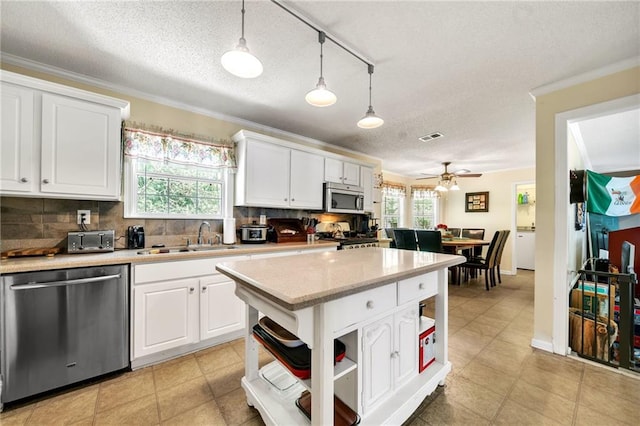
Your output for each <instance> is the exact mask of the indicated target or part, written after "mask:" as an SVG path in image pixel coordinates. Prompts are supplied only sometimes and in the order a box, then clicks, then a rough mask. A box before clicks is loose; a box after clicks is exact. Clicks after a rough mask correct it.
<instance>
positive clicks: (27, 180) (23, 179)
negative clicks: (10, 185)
mask: <svg viewBox="0 0 640 426" xmlns="http://www.w3.org/2000/svg"><path fill="white" fill-rule="evenodd" d="M20 182H22V183H27V182H29V179H27V178H25V177H23V178H22V179H20Z"/></svg>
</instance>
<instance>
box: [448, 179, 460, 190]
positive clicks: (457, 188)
mask: <svg viewBox="0 0 640 426" xmlns="http://www.w3.org/2000/svg"><path fill="white" fill-rule="evenodd" d="M449 189H450V190H452V191H460V187H459V186H458V182H456V181H455V180H454V181H453V185H451V188H449Z"/></svg>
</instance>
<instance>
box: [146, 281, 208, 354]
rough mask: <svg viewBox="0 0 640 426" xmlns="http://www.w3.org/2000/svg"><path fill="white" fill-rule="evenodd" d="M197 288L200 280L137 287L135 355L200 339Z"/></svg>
mask: <svg viewBox="0 0 640 426" xmlns="http://www.w3.org/2000/svg"><path fill="white" fill-rule="evenodd" d="M197 288H198V280H197V279H186V280H176V281H173V280H172V281H166V282H161V283H156V284H145V285H141V286H136V287H134V289H133V300H134V307H133V309H134V323H133V328H134V342H133V348H134V351H133V356H134V358H139V357H142V356H146V355H151V354H153V353H156V352H160V351H164V350H168V349H172V348H176V347H179V346H183V345H186V344H189V343H193V342H195V341H197V339H198V337H197V336H198V328H197V325H198V322H197V321H198V293H197V292H196V290H197Z"/></svg>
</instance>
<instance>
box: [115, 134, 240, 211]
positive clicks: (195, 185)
mask: <svg viewBox="0 0 640 426" xmlns="http://www.w3.org/2000/svg"><path fill="white" fill-rule="evenodd" d="M124 145H125V147H124V152H125V161H124V166H125V167H124V168H125V174H124V176H125V178H124V181H125V188H124V194H125V217H127V218H163V219H172V218H180V219H185V218H194V219H196V218H197V219H205V218H206V219H221V218H223V217H224V216H225V212H226V208H227V207H228V206H231V205H232V203H233V199H232V196H233V195H232V194H233V191H232V189H233V188H232V182H233V179H232V175H231V170H232V169H233V168H234V167H235V152H234V149H233V146H232V145H226V144H221V143H217V144H216V143H212V142H211V141H207V142H203V141H199V140H194V139H190V138H187V137H183V136H176V135H175V134H168V133H167V132H161V131H156V130H143V129H138V128H133V127H126V126H125V131H124Z"/></svg>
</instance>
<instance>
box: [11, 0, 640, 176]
mask: <svg viewBox="0 0 640 426" xmlns="http://www.w3.org/2000/svg"><path fill="white" fill-rule="evenodd" d="M282 3H284V4H285V5H287V7H290V8H292V9H294V10H296V11H297V12H298V13H300V14H302V15H303V16H305V17H307V18H308V19H310V20H311V21H312V22H314V23H315V24H317V25H318V26H319V27H320V28H322V29H323V30H325V31H326V32H327V33H328V34H329V35H331V36H334V37H336V38H337V39H339V40H340V41H342V42H343V43H345V44H347V45H349V46H350V47H352V48H353V49H354V50H356V51H357V52H358V53H359V54H361V55H363V56H364V57H365V58H367V60H370V61H372V62H373V63H374V64H375V73H374V75H373V107H374V109H375V111H376V113H377V114H378V115H380V116H382V117H383V118H384V120H385V125H384V126H382V127H380V128H378V129H373V130H363V129H359V128H358V127H357V126H356V122H357V120H358V119H360V118H361V117H362V116H363V115H364V113H365V111H366V109H367V106H368V93H367V88H368V75H367V69H366V66H365V65H364V64H363V63H362V62H360V61H359V60H357V59H356V58H354V57H353V56H351V55H349V54H348V53H346V52H345V51H343V50H341V49H340V48H338V47H336V46H335V45H334V44H332V43H331V42H327V43H325V45H324V77H325V79H326V82H327V85H328V87H329V88H330V89H331V90H333V91H334V92H335V93H336V94H337V96H338V102H337V103H336V104H335V105H334V106H332V107H329V108H315V107H311V106H309V105H307V104H306V103H305V101H304V95H305V93H306V92H307V91H309V90H310V89H312V88H313V87H314V85H315V83H316V82H317V79H318V76H319V44H318V42H317V33H316V32H314V31H313V30H312V29H310V28H309V27H307V26H306V25H304V24H303V23H301V22H300V21H298V20H296V19H295V18H294V17H292V16H291V15H289V14H287V13H286V12H285V11H283V10H282V9H281V8H279V7H277V6H276V5H274V4H273V3H271V2H269V1H247V2H246V31H245V38H246V40H247V44H248V47H249V49H251V51H252V52H253V53H254V54H255V55H256V56H258V57H259V58H260V60H261V61H262V63H263V65H264V68H265V71H264V73H263V75H262V76H260V77H258V78H257V79H252V80H243V79H239V78H237V77H234V76H232V75H230V74H228V73H227V72H226V71H224V70H223V69H222V67H221V65H220V56H221V55H222V54H223V53H224V52H225V51H226V50H229V49H231V48H232V47H234V46H235V45H236V44H237V42H238V38H239V37H240V7H241V3H240V1H208V2H185V1H167V2H157V1H154V2H142V1H133V2H122V3H118V2H112V1H108V2H80V1H75V2H22V1H17V2H16V1H8V0H3V1H2V2H1V4H0V8H1V24H2V29H1V33H0V35H1V45H0V48H1V50H2V52H3V54H8V55H11V57H18V58H24V59H28V60H31V61H35V62H37V63H40V64H45V65H50V66H54V67H58V68H61V69H64V70H68V71H72V72H75V73H78V74H81V75H84V76H89V77H92V78H95V79H99V80H102V81H105V82H109V83H112V84H115V85H118V86H120V87H125V88H132V89H135V90H137V91H139V92H144V93H148V94H152V95H154V96H157V97H160V98H165V99H168V100H171V101H174V102H180V103H183V104H187V105H190V106H192V107H194V108H198V109H201V110H205V111H211V112H213V113H217V114H224V115H226V116H231V117H236V118H238V119H242V120H249V121H251V122H254V123H258V124H260V125H264V126H269V127H272V128H276V129H281V130H284V131H287V132H292V133H295V134H299V135H303V136H306V137H310V138H314V139H318V140H321V141H324V142H328V143H331V144H334V145H338V146H341V147H345V148H349V149H352V150H355V151H359V152H363V153H366V154H369V155H373V156H375V157H378V158H381V159H382V160H383V168H384V169H385V170H388V171H392V172H395V173H399V174H403V175H409V176H417V175H419V174H420V173H429V174H434V173H440V172H441V169H442V167H441V165H440V163H441V162H443V161H451V162H452V165H451V167H450V170H453V171H455V170H457V169H462V168H464V169H469V170H470V171H472V172H488V171H494V170H504V169H511V168H520V167H528V166H530V167H532V166H533V165H534V164H535V149H534V147H535V103H534V101H533V100H532V98H531V97H530V96H529V91H530V90H531V89H533V88H536V87H540V86H543V85H546V84H549V83H552V82H556V81H559V80H563V79H566V78H569V77H572V76H575V75H579V74H582V73H585V72H589V71H592V70H595V69H598V68H601V67H604V66H607V65H610V64H612V63H616V62H619V61H622V60H626V59H629V58H634V57H638V56H639V55H640V29H639V27H640V24H639V23H640V3H639V2H636V1H629V2H620V3H617V2H608V1H605V2H597V1H590V2H566V1H561V2H553V1H546V2H431V1H406V2H405V1H322V2H321V1H284V2H282ZM8 57H9V56H7V55H5V58H8ZM185 130H188V129H185ZM435 131H438V132H441V133H443V134H444V137H443V138H440V139H437V140H435V141H432V142H428V143H424V142H420V141H418V137H420V136H424V135H426V134H429V133H432V132H435ZM586 139H588V138H586ZM635 143H636V144H637V139H636V141H635ZM638 168H640V167H638Z"/></svg>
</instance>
